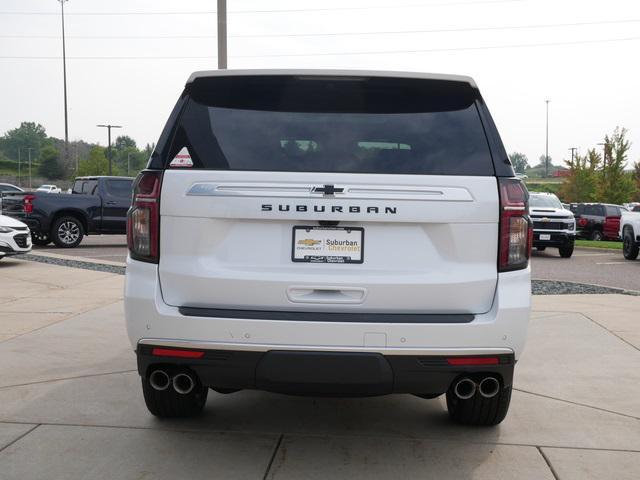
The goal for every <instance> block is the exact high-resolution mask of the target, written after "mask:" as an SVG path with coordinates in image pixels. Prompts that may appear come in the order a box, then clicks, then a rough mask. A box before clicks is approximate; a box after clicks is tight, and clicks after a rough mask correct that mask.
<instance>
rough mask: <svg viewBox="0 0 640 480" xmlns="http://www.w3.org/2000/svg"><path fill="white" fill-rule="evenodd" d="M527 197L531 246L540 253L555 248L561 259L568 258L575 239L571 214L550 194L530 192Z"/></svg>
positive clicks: (571, 253) (573, 221)
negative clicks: (531, 223) (531, 224)
mask: <svg viewBox="0 0 640 480" xmlns="http://www.w3.org/2000/svg"><path fill="white" fill-rule="evenodd" d="M529 195H530V196H529V215H530V216H531V221H532V222H533V246H534V247H535V248H536V249H538V250H540V251H542V250H545V249H546V248H547V247H556V248H557V249H558V252H559V253H560V256H561V257H562V258H570V257H571V255H573V246H574V242H575V239H576V220H575V218H574V216H573V213H572V212H571V210H567V209H565V208H564V206H563V205H562V203H560V200H558V197H556V196H555V195H554V194H552V193H544V192H530V193H529Z"/></svg>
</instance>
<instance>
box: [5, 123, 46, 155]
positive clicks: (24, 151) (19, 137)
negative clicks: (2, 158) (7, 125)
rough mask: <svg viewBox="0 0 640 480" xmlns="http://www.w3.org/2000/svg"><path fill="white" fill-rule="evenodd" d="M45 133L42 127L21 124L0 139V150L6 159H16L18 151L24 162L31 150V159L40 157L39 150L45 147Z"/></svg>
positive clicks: (33, 124) (35, 124) (32, 124)
mask: <svg viewBox="0 0 640 480" xmlns="http://www.w3.org/2000/svg"><path fill="white" fill-rule="evenodd" d="M46 140H47V133H46V131H45V129H44V127H43V126H42V125H40V124H39V123H35V122H22V123H21V124H20V126H19V127H18V128H14V129H13V130H9V131H8V132H7V133H5V134H4V136H3V137H2V139H0V150H2V151H3V152H4V154H5V155H6V156H7V157H8V158H12V159H14V160H17V159H18V149H20V154H21V156H22V159H23V160H24V159H25V158H27V156H28V151H29V150H28V149H29V148H31V149H32V151H31V158H32V159H35V158H37V157H39V156H40V150H41V149H42V148H43V147H44V146H45V144H46Z"/></svg>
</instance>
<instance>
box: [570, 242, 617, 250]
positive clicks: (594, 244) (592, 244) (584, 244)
mask: <svg viewBox="0 0 640 480" xmlns="http://www.w3.org/2000/svg"><path fill="white" fill-rule="evenodd" d="M576 247H592V248H609V249H612V250H622V242H609V241H604V240H603V241H601V242H594V241H593V240H576Z"/></svg>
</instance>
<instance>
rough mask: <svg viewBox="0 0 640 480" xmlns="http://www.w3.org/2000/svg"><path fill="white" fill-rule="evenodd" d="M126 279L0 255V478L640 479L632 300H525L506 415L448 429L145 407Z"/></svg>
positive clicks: (386, 402)
mask: <svg viewBox="0 0 640 480" xmlns="http://www.w3.org/2000/svg"><path fill="white" fill-rule="evenodd" d="M123 281H124V279H123V276H122V275H118V274H112V273H104V272H95V271H89V270H84V269H73V268H69V267H62V266H57V265H48V264H42V263H37V262H28V261H23V260H19V259H5V260H3V261H2V262H0V478H2V480H14V479H15V480H17V479H20V480H23V479H29V480H39V479H47V480H49V479H65V480H67V479H68V480H74V479H92V480H93V479H114V478H117V479H175V478H225V479H235V478H237V479H265V478H268V479H301V478H305V479H307V478H308V479H327V478H338V479H341V478H349V479H357V478H363V479H364V478H367V479H377V478H423V479H449V478H451V479H492V480H494V479H513V478H518V479H519V480H525V479H536V480H538V479H554V478H555V479H561V480H565V479H568V480H571V479H581V480H583V479H587V480H588V479H602V478H611V479H616V480H619V479H622V480H625V479H636V478H638V471H640V402H638V400H637V399H638V397H639V396H640V323H639V322H638V318H637V312H638V310H640V297H636V296H629V295H615V294H612V295H580V296H572V295H563V296H535V297H534V311H533V315H532V321H531V325H530V332H529V342H528V345H527V348H526V350H525V353H524V355H523V356H522V358H521V360H520V362H519V363H518V367H517V369H516V377H515V385H514V386H515V390H514V394H513V399H512V404H511V410H510V412H509V415H508V416H507V418H506V420H505V421H504V422H503V423H502V424H501V425H499V426H498V427H495V428H470V427H462V426H458V425H453V424H451V423H450V422H449V421H448V416H447V413H446V409H445V406H444V403H443V399H442V398H439V399H434V400H423V399H419V398H417V397H413V396H410V395H391V396H386V397H374V398H364V399H328V398H304V397H290V396H285V395H275V394H269V393H263V392H253V391H242V392H237V393H234V394H230V395H221V394H217V393H213V392H212V394H211V395H210V397H209V400H208V403H207V406H206V408H205V411H204V414H203V415H202V416H201V417H199V418H197V419H190V420H181V421H176V420H174V421H166V420H163V421H161V420H158V419H156V418H154V417H153V416H151V415H150V414H149V413H148V412H147V411H146V409H145V407H144V402H143V399H142V394H141V391H140V382H139V378H138V374H137V372H136V371H135V357H134V354H133V352H132V350H131V346H130V345H129V343H128V339H127V338H126V334H125V329H124V320H123V313H122V308H123V306H122V287H123Z"/></svg>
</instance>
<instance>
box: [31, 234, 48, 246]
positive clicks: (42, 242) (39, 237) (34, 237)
mask: <svg viewBox="0 0 640 480" xmlns="http://www.w3.org/2000/svg"><path fill="white" fill-rule="evenodd" d="M31 242H32V243H33V244H34V245H38V246H40V247H45V246H47V245H49V244H50V243H51V236H50V235H49V234H48V233H42V232H31Z"/></svg>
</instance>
